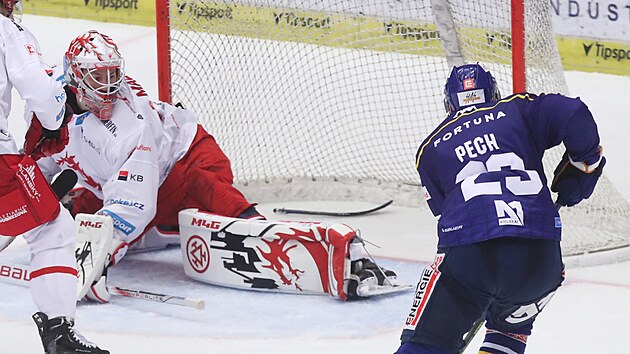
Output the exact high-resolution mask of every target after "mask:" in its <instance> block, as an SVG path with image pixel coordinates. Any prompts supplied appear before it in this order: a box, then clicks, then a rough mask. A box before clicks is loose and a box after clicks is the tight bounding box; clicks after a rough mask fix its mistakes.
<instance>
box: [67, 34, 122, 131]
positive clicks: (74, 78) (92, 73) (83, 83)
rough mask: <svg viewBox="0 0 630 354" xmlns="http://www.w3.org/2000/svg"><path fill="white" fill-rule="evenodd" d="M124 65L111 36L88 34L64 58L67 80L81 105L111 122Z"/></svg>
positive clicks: (72, 46) (73, 45) (70, 48)
mask: <svg viewBox="0 0 630 354" xmlns="http://www.w3.org/2000/svg"><path fill="white" fill-rule="evenodd" d="M123 64H124V60H123V58H122V56H121V55H120V52H119V51H118V47H117V46H116V44H115V43H114V41H113V40H112V39H111V38H110V37H108V36H106V35H104V34H101V33H99V32H97V31H93V30H92V31H88V32H86V33H84V34H82V35H80V36H78V37H77V38H75V39H74V40H73V41H72V42H71V43H70V47H68V51H67V52H66V54H65V57H64V73H65V80H66V82H67V83H68V85H69V86H70V87H71V88H72V89H73V90H74V91H75V92H76V94H77V100H78V101H79V102H81V103H82V104H83V105H85V106H86V108H87V109H89V110H90V111H91V112H92V113H93V114H94V115H95V116H97V117H98V118H100V119H101V120H109V119H111V117H112V110H113V108H114V103H115V102H116V100H117V99H118V91H119V90H120V85H121V83H122V81H123V79H124V71H123Z"/></svg>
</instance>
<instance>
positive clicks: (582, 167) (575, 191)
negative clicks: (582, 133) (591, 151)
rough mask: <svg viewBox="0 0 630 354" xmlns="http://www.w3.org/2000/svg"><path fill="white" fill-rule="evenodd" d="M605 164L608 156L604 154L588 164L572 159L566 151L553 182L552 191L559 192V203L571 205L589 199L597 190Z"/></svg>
mask: <svg viewBox="0 0 630 354" xmlns="http://www.w3.org/2000/svg"><path fill="white" fill-rule="evenodd" d="M600 149H601V148H600ZM604 165H606V158H605V157H603V156H602V157H601V159H600V160H599V161H598V162H597V163H595V164H593V165H586V164H585V163H583V162H575V161H573V160H571V157H570V156H569V154H568V153H567V152H565V153H564V155H563V156H562V160H560V163H559V164H558V166H557V167H556V169H555V171H553V176H554V177H553V182H551V191H552V192H556V193H558V199H557V203H558V204H560V205H562V206H569V207H571V206H574V205H576V204H578V203H579V202H581V201H582V200H584V199H588V198H589V197H590V196H591V194H593V190H595V185H596V184H597V181H598V180H599V177H600V176H601V175H602V171H603V169H604Z"/></svg>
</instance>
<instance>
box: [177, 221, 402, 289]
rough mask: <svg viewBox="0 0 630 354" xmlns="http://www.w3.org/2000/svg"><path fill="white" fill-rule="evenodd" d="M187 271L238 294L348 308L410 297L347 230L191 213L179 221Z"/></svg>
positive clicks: (191, 274)
mask: <svg viewBox="0 0 630 354" xmlns="http://www.w3.org/2000/svg"><path fill="white" fill-rule="evenodd" d="M179 224H180V237H181V250H182V256H183V264H184V271H185V273H186V275H188V276H189V277H191V278H193V279H196V280H198V281H202V282H205V283H211V284H216V285H222V286H228V287H233V288H241V289H249V290H260V291H276V292H286V293H301V294H329V295H331V296H334V297H336V298H339V299H341V300H352V299H357V298H362V297H370V296H374V295H379V294H384V293H390V292H395V291H400V290H405V289H408V288H409V287H408V286H406V285H403V284H401V283H400V282H399V281H398V279H397V278H396V274H395V273H394V272H393V271H391V270H387V269H385V268H382V267H379V266H377V265H376V264H374V262H372V261H371V260H369V259H368V258H366V257H365V256H364V255H365V253H364V251H363V244H362V242H361V240H360V238H359V237H358V235H357V232H356V231H355V230H354V229H352V228H351V227H349V226H347V225H345V224H329V225H325V224H323V223H300V222H278V221H269V220H247V219H236V218H230V217H224V216H219V215H215V214H210V213H206V212H203V211H199V210H198V209H186V210H183V211H181V212H180V213H179Z"/></svg>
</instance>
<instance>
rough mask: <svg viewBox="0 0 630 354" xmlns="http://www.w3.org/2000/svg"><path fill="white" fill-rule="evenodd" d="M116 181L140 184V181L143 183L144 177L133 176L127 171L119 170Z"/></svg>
mask: <svg viewBox="0 0 630 354" xmlns="http://www.w3.org/2000/svg"><path fill="white" fill-rule="evenodd" d="M118 180H119V181H135V182H142V181H144V176H142V175H134V174H133V173H129V171H124V170H121V171H120V172H118Z"/></svg>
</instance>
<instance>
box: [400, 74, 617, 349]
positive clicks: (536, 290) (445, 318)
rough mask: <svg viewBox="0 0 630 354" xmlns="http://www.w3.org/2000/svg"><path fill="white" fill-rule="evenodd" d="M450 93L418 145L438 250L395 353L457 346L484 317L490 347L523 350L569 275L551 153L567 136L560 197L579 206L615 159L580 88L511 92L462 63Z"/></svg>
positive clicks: (447, 89) (558, 177)
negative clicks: (548, 166) (547, 159)
mask: <svg viewBox="0 0 630 354" xmlns="http://www.w3.org/2000/svg"><path fill="white" fill-rule="evenodd" d="M444 93H445V99H444V103H445V108H446V110H447V112H448V117H447V118H446V119H445V120H444V121H443V122H442V123H440V124H439V126H438V127H437V128H436V129H435V130H434V131H433V132H432V133H431V134H429V135H428V137H427V138H426V139H425V140H424V141H423V142H422V145H421V146H420V148H419V150H418V153H417V156H416V167H417V169H418V173H419V174H420V180H421V182H422V185H423V188H424V192H425V197H426V200H427V203H428V205H429V208H430V209H431V211H432V212H433V214H434V215H435V217H436V218H437V219H438V225H437V229H438V237H439V242H438V251H437V255H436V258H435V261H434V262H433V264H432V265H430V266H429V267H427V268H426V269H425V270H424V271H423V272H422V274H421V278H420V281H419V283H418V286H417V289H416V293H415V297H414V299H413V305H412V307H411V310H410V311H409V313H408V315H407V319H406V325H405V328H404V330H403V333H402V336H401V340H402V344H401V346H400V348H399V349H398V351H397V354H411V353H414V354H416V353H436V354H437V353H440V354H443V353H457V352H459V351H460V350H462V347H463V340H462V338H463V336H464V334H465V333H466V332H468V331H469V330H470V329H471V327H472V326H473V323H474V322H475V321H476V320H478V319H480V318H484V319H485V320H486V336H485V339H484V342H483V345H482V347H481V349H480V353H524V351H525V345H526V342H527V337H528V336H529V335H530V334H531V330H532V325H533V323H534V321H535V319H536V316H537V315H538V314H539V313H540V311H542V310H543V308H544V307H545V305H547V303H548V302H549V301H550V299H551V298H552V296H553V295H554V293H555V291H556V289H557V288H558V287H559V286H560V284H561V283H562V281H563V279H564V275H563V272H564V266H563V264H562V258H561V251H560V233H561V229H562V224H561V221H560V216H559V214H558V210H557V207H556V206H555V205H554V201H553V200H552V196H551V193H550V191H549V189H548V188H547V179H546V177H545V174H544V171H543V162H542V158H543V153H544V152H545V150H547V149H549V148H551V147H554V146H556V145H559V144H560V143H564V146H565V147H566V151H567V153H566V154H565V155H564V157H563V159H562V161H561V162H560V164H559V165H558V168H556V170H555V172H554V180H553V182H552V187H551V189H552V191H554V192H557V193H558V196H557V201H556V203H558V204H559V205H562V206H572V205H575V204H577V203H579V202H580V201H582V200H583V199H586V198H588V197H590V195H591V193H592V192H593V189H594V188H595V184H596V183H597V180H598V178H599V176H600V175H601V173H602V168H603V167H604V164H605V162H606V160H605V159H604V157H603V156H602V149H601V147H600V145H599V135H598V133H597V126H596V124H595V121H594V120H593V116H592V115H591V112H590V111H589V109H588V108H587V107H586V105H585V104H584V103H583V102H582V101H581V100H580V99H579V98H569V97H566V96H562V95H557V94H541V95H534V94H531V93H519V94H514V95H511V96H508V97H505V98H501V96H500V93H499V90H498V87H497V83H496V81H495V79H494V77H492V75H491V74H490V72H488V71H485V70H484V69H483V68H482V67H481V66H480V65H479V64H468V65H463V66H460V67H455V68H453V70H452V72H451V74H450V76H449V78H448V80H447V83H446V86H445V89H444Z"/></svg>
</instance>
